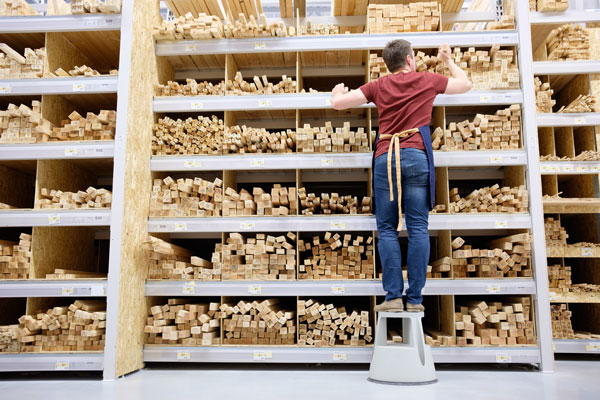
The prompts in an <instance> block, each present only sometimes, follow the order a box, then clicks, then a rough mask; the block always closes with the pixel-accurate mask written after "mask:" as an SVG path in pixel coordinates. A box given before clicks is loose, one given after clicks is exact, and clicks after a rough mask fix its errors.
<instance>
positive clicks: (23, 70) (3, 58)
mask: <svg viewBox="0 0 600 400" xmlns="http://www.w3.org/2000/svg"><path fill="white" fill-rule="evenodd" d="M45 59H46V49H45V48H44V47H42V48H40V49H35V50H33V49H30V48H25V50H24V52H23V55H21V54H20V53H19V52H17V51H15V50H13V49H12V48H11V47H10V46H9V45H7V44H6V43H0V79H24V78H41V77H42V76H43V72H44V60H45Z"/></svg>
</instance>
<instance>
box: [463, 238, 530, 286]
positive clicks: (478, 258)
mask: <svg viewBox="0 0 600 400" xmlns="http://www.w3.org/2000/svg"><path fill="white" fill-rule="evenodd" d="M486 247H487V249H474V248H473V247H472V246H470V245H467V244H465V241H464V239H462V238H460V237H457V238H456V239H454V240H453V241H452V249H453V251H452V267H453V268H452V277H453V278H459V279H460V278H473V277H476V278H503V277H508V278H516V277H531V276H533V272H532V270H531V266H530V265H529V258H530V257H531V235H530V234H528V233H519V234H516V235H511V236H506V237H503V238H499V239H495V240H491V241H489V242H488V243H486Z"/></svg>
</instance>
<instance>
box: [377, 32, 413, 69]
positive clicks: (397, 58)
mask: <svg viewBox="0 0 600 400" xmlns="http://www.w3.org/2000/svg"><path fill="white" fill-rule="evenodd" d="M412 54H413V50H412V46H411V44H410V42H408V41H407V40H404V39H396V40H392V41H391V42H388V44H386V45H385V48H384V49H383V61H385V65H386V66H387V68H388V70H389V71H390V72H396V71H397V70H399V69H400V68H404V66H406V57H407V56H409V55H412Z"/></svg>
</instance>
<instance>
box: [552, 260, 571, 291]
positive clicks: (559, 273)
mask: <svg viewBox="0 0 600 400" xmlns="http://www.w3.org/2000/svg"><path fill="white" fill-rule="evenodd" d="M571 283H572V281H571V267H563V266H562V265H558V264H557V265H548V287H549V288H550V291H551V292H562V293H568V292H570V291H571Z"/></svg>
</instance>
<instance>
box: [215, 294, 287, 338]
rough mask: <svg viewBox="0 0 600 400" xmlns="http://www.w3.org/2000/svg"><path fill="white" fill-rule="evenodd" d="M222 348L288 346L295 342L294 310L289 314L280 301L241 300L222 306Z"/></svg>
mask: <svg viewBox="0 0 600 400" xmlns="http://www.w3.org/2000/svg"><path fill="white" fill-rule="evenodd" d="M219 309H220V310H221V314H222V316H223V330H224V333H225V337H224V339H223V344H242V345H244V344H254V345H256V344H259V345H288V344H294V343H295V342H296V310H289V309H286V308H285V305H283V304H281V303H280V299H268V300H263V301H257V300H254V301H252V302H250V301H244V300H240V301H239V302H238V303H237V304H235V305H230V304H227V303H224V304H222V305H221V307H220V308H219Z"/></svg>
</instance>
